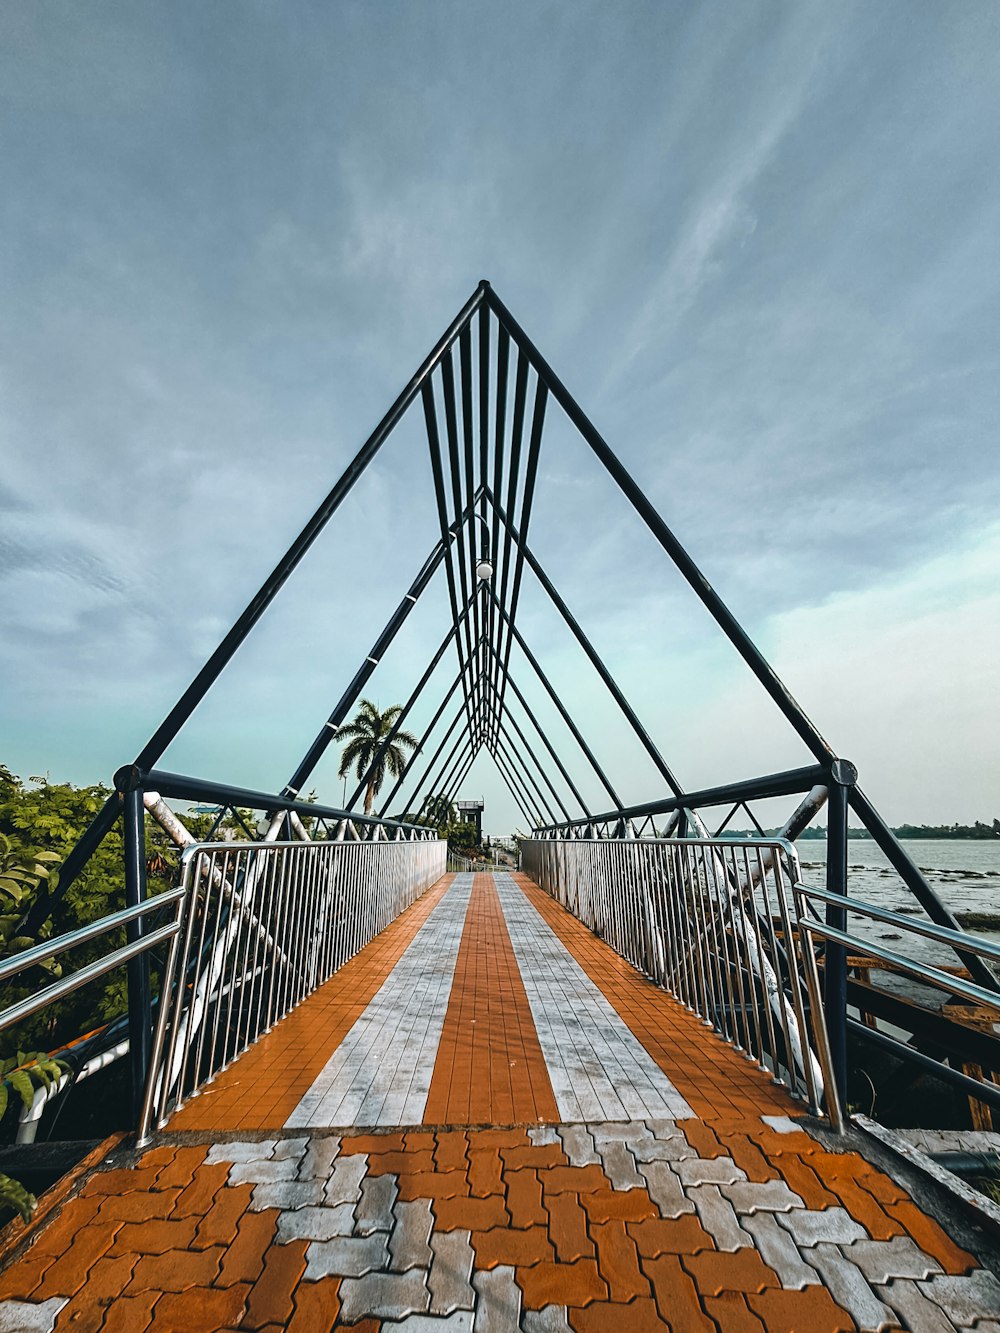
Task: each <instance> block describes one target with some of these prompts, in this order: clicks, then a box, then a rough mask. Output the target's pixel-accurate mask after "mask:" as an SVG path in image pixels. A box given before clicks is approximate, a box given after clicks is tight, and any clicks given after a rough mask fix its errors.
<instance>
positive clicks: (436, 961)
mask: <svg viewBox="0 0 1000 1333" xmlns="http://www.w3.org/2000/svg"><path fill="white" fill-rule="evenodd" d="M471 892H472V876H471V875H456V876H455V879H454V881H453V883H452V884H451V885H450V886H449V888H448V889H447V891H446V892H445V894H444V896H443V897H442V899H441V901H440V902H439V903H438V905H437V906H436V907H435V908H434V910H433V911H432V912H431V914H430V916H429V917H428V918H427V920H426V921H425V922H424V924H423V925H422V926H421V928H420V929H419V930H418V931H417V934H416V936H415V937H414V939H413V941H412V943H411V944H410V946H409V948H408V949H407V950H406V952H405V953H404V954H403V956H402V957H401V958H400V960H399V962H398V963H397V964H396V966H395V967H394V968H393V969H392V971H391V972H390V973H389V975H388V977H387V978H386V979H385V981H384V982H383V984H382V986H381V987H380V988H379V991H378V993H377V994H376V995H375V997H374V999H373V1000H372V1001H371V1003H370V1004H369V1005H368V1006H367V1007H366V1008H365V1010H364V1012H363V1013H362V1014H361V1015H360V1017H359V1018H358V1019H357V1021H356V1022H355V1024H354V1026H353V1027H352V1028H351V1030H350V1032H348V1034H347V1036H346V1037H345V1038H344V1040H343V1041H342V1042H341V1044H340V1045H339V1046H338V1047H337V1049H336V1050H335V1051H334V1053H333V1054H332V1055H331V1057H330V1059H329V1060H328V1061H327V1063H326V1065H325V1067H324V1069H323V1071H322V1072H321V1073H320V1074H319V1076H318V1077H317V1078H316V1080H315V1082H314V1083H313V1085H312V1087H311V1088H310V1089H309V1091H308V1092H307V1093H306V1094H305V1096H304V1097H303V1098H302V1100H301V1101H300V1102H299V1105H298V1106H297V1107H296V1108H295V1110H294V1111H293V1112H292V1114H291V1115H290V1116H289V1117H288V1120H287V1121H286V1122H285V1123H286V1125H287V1126H288V1127H289V1128H299V1127H308V1126H312V1125H352V1124H356V1125H402V1124H411V1125H412V1124H419V1122H420V1121H421V1120H422V1119H423V1114H424V1106H425V1104H426V1101H427V1092H428V1089H429V1088H430V1082H431V1076H432V1074H433V1072H434V1060H435V1057H436V1055H437V1048H438V1042H439V1041H440V1037H441V1028H442V1026H443V1024H444V1016H445V1011H446V1009H447V1006H448V997H449V995H450V993H451V984H452V979H453V976H454V971H455V959H456V957H457V954H458V946H459V942H460V940H461V937H462V928H463V926H464V924H465V913H466V910H467V909H468V905H469V896H470V894H471Z"/></svg>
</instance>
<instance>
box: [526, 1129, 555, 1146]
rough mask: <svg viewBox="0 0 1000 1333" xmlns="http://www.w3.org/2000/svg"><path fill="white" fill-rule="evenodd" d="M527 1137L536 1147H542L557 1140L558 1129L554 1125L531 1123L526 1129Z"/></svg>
mask: <svg viewBox="0 0 1000 1333" xmlns="http://www.w3.org/2000/svg"><path fill="white" fill-rule="evenodd" d="M528 1138H529V1139H530V1140H531V1142H532V1143H533V1144H535V1146H536V1147H539V1148H544V1147H545V1146H546V1145H548V1144H552V1143H558V1142H559V1131H558V1130H557V1129H556V1127H555V1125H533V1126H532V1127H531V1128H530V1129H529V1130H528Z"/></svg>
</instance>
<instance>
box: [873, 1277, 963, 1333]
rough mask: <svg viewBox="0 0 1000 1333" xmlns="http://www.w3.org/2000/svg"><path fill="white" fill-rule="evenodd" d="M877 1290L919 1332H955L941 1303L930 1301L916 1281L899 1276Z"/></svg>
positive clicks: (887, 1303)
mask: <svg viewBox="0 0 1000 1333" xmlns="http://www.w3.org/2000/svg"><path fill="white" fill-rule="evenodd" d="M875 1290H876V1292H877V1293H878V1295H879V1296H881V1297H882V1299H883V1301H885V1303H886V1305H889V1306H891V1307H892V1309H893V1310H895V1311H897V1313H898V1314H899V1315H901V1316H902V1318H903V1319H904V1320H905V1321H906V1324H907V1326H908V1327H909V1328H911V1329H918V1330H919V1333H954V1330H955V1325H954V1324H953V1323H952V1322H951V1320H950V1319H948V1318H946V1317H945V1314H944V1311H943V1310H942V1309H941V1307H940V1305H935V1304H934V1302H933V1301H929V1300H928V1299H927V1297H926V1296H925V1295H924V1294H923V1292H922V1291H921V1290H920V1288H919V1287H918V1286H917V1284H916V1283H915V1282H909V1281H907V1280H906V1279H905V1278H899V1279H897V1280H896V1281H894V1282H892V1283H890V1284H889V1285H888V1286H886V1287H876V1288H875ZM980 1328H982V1325H980Z"/></svg>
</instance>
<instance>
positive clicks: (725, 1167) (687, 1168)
mask: <svg viewBox="0 0 1000 1333" xmlns="http://www.w3.org/2000/svg"><path fill="white" fill-rule="evenodd" d="M676 1170H677V1174H678V1176H680V1179H681V1184H682V1185H733V1184H735V1183H736V1181H738V1180H746V1178H747V1173H746V1172H745V1171H741V1170H740V1168H739V1167H738V1166H737V1165H736V1163H735V1162H734V1161H733V1159H732V1158H731V1157H710V1158H708V1160H707V1161H706V1159H705V1158H703V1157H692V1158H688V1159H687V1160H686V1161H682V1162H678V1163H677V1168H676Z"/></svg>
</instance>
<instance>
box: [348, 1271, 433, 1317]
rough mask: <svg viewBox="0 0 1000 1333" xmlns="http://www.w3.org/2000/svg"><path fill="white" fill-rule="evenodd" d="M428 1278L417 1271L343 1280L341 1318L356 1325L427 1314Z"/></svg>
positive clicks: (369, 1274)
mask: <svg viewBox="0 0 1000 1333" xmlns="http://www.w3.org/2000/svg"><path fill="white" fill-rule="evenodd" d="M426 1276H427V1274H426V1273H425V1272H424V1271H423V1270H422V1269H419V1268H413V1269H411V1270H410V1272H408V1273H366V1274H365V1276H364V1277H345V1278H344V1280H343V1282H341V1284H340V1318H341V1320H342V1322H344V1323H346V1324H356V1323H358V1321H359V1320H361V1319H364V1318H365V1317H371V1318H373V1319H406V1318H407V1316H409V1315H415V1314H426V1312H427V1307H428V1305H429V1304H430V1292H429V1291H428V1290H427V1283H426V1282H425V1281H424V1279H425V1278H426Z"/></svg>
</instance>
